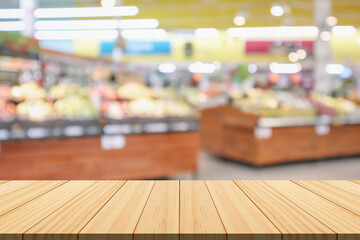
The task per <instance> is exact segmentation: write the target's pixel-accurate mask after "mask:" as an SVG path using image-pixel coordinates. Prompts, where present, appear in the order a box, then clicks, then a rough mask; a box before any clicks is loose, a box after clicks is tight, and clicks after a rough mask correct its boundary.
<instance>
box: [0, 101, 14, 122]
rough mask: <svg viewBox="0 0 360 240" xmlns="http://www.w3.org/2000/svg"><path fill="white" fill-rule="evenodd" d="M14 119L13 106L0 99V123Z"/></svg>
mask: <svg viewBox="0 0 360 240" xmlns="http://www.w3.org/2000/svg"><path fill="white" fill-rule="evenodd" d="M14 119H15V104H13V103H12V102H10V101H8V100H6V99H0V122H10V121H12V120H14Z"/></svg>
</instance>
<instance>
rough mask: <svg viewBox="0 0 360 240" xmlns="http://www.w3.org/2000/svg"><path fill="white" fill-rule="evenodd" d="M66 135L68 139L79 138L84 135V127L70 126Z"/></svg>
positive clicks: (65, 132) (66, 130)
mask: <svg viewBox="0 0 360 240" xmlns="http://www.w3.org/2000/svg"><path fill="white" fill-rule="evenodd" d="M64 134H65V135H66V136H68V137H78V136H82V135H84V128H83V127H82V126H68V127H66V128H65V129H64Z"/></svg>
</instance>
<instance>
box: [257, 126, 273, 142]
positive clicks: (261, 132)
mask: <svg viewBox="0 0 360 240" xmlns="http://www.w3.org/2000/svg"><path fill="white" fill-rule="evenodd" d="M254 135H255V137H256V138H257V139H268V138H271V136H272V128H259V127H258V128H255V130H254Z"/></svg>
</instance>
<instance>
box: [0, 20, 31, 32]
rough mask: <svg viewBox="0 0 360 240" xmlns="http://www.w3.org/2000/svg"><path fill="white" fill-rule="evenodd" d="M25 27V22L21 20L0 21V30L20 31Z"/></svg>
mask: <svg viewBox="0 0 360 240" xmlns="http://www.w3.org/2000/svg"><path fill="white" fill-rule="evenodd" d="M24 29H25V23H24V22H22V21H16V22H15V21H13V22H0V31H22V30H24Z"/></svg>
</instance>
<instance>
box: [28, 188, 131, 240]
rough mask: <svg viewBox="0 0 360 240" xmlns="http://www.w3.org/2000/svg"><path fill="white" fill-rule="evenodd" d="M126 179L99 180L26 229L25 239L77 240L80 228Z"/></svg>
mask: <svg viewBox="0 0 360 240" xmlns="http://www.w3.org/2000/svg"><path fill="white" fill-rule="evenodd" d="M124 183H125V181H98V182H96V183H95V184H93V185H92V186H90V187H89V188H87V189H86V190H85V191H83V192H82V193H80V194H79V195H78V196H76V197H75V198H73V199H72V200H70V201H69V202H67V203H66V204H65V205H63V206H62V207H61V208H59V209H58V210H56V211H55V212H54V213H52V214H51V215H49V216H48V217H47V218H45V219H44V220H42V221H41V222H39V223H38V224H36V225H35V226H34V227H32V228H31V229H29V230H28V231H26V233H25V234H24V240H36V239H47V240H77V235H78V233H79V232H80V230H81V229H82V228H83V227H85V225H86V224H87V223H88V222H89V221H90V220H91V219H92V218H93V217H94V216H95V214H96V213H97V212H98V211H99V210H100V209H101V208H102V207H103V206H104V205H105V204H106V203H107V202H108V201H109V199H110V198H111V197H112V196H113V195H114V194H115V193H116V192H117V191H118V190H119V189H120V187H121V186H122V185H123V184H124Z"/></svg>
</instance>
